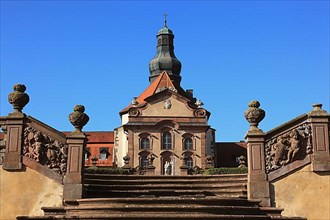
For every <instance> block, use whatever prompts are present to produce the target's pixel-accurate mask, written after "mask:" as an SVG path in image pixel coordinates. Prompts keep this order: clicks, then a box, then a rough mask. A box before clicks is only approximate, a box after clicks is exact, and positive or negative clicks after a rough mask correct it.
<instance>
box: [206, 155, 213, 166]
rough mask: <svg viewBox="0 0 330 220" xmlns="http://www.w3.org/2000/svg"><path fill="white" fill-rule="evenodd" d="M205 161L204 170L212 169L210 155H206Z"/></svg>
mask: <svg viewBox="0 0 330 220" xmlns="http://www.w3.org/2000/svg"><path fill="white" fill-rule="evenodd" d="M205 159H206V166H205V168H207V169H209V168H213V166H212V161H213V157H212V156H211V155H207V156H206V158H205Z"/></svg>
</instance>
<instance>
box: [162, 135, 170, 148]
mask: <svg viewBox="0 0 330 220" xmlns="http://www.w3.org/2000/svg"><path fill="white" fill-rule="evenodd" d="M170 149H172V135H171V133H170V132H168V131H165V132H164V133H163V135H162V150H170Z"/></svg>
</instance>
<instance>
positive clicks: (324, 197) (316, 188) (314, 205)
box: [272, 165, 330, 220]
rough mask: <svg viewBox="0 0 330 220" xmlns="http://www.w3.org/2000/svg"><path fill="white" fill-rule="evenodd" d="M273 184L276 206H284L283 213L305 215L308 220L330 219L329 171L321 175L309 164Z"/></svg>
mask: <svg viewBox="0 0 330 220" xmlns="http://www.w3.org/2000/svg"><path fill="white" fill-rule="evenodd" d="M272 185H273V187H274V191H273V193H272V197H273V198H272V199H275V205H276V207H279V208H284V211H283V212H282V215H284V216H303V217H307V219H308V220H321V219H324V220H329V219H330V174H329V173H327V174H323V175H319V174H317V173H314V172H312V171H311V166H310V165H308V166H306V167H304V168H303V169H301V170H299V171H297V172H295V173H293V174H291V175H289V176H287V177H285V178H283V179H280V180H278V181H276V182H274V183H272ZM274 192H275V195H274Z"/></svg>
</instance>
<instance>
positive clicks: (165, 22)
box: [164, 12, 168, 27]
mask: <svg viewBox="0 0 330 220" xmlns="http://www.w3.org/2000/svg"><path fill="white" fill-rule="evenodd" d="M167 16H168V14H167V13H166V12H165V13H164V27H167V18H166V17H167Z"/></svg>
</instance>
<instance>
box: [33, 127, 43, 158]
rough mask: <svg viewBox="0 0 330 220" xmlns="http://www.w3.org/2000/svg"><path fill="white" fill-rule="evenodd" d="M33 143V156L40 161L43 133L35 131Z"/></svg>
mask: <svg viewBox="0 0 330 220" xmlns="http://www.w3.org/2000/svg"><path fill="white" fill-rule="evenodd" d="M33 138H34V141H35V142H34V144H33V157H34V159H35V160H36V161H37V162H40V161H41V160H42V157H43V153H44V147H45V146H44V144H43V135H42V134H41V132H39V131H38V132H36V133H35V134H34V137H33Z"/></svg>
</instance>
